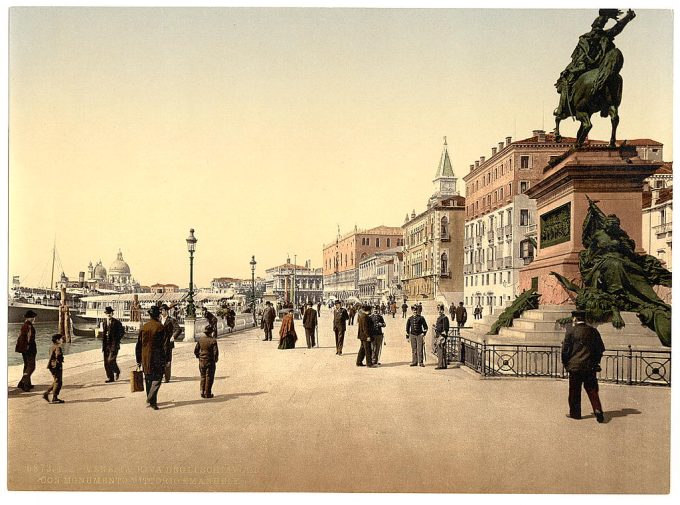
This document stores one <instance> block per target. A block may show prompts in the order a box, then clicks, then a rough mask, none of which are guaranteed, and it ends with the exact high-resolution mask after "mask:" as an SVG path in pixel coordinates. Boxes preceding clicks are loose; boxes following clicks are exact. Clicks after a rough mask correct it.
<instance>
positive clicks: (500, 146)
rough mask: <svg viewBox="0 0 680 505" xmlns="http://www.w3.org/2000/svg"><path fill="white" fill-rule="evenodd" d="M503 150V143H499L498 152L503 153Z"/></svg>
mask: <svg viewBox="0 0 680 505" xmlns="http://www.w3.org/2000/svg"><path fill="white" fill-rule="evenodd" d="M502 150H503V142H499V143H498V152H501V151H502Z"/></svg>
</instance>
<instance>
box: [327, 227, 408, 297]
mask: <svg viewBox="0 0 680 505" xmlns="http://www.w3.org/2000/svg"><path fill="white" fill-rule="evenodd" d="M402 245H403V237H402V229H401V228H400V227H393V226H378V227H376V228H371V229H368V230H358V229H357V228H356V227H355V228H354V230H353V231H352V232H350V233H346V234H344V235H340V234H339V233H338V236H337V237H336V239H335V242H331V243H329V244H325V245H324V246H323V285H324V291H323V296H324V299H330V298H337V299H340V300H344V299H346V298H348V297H349V296H355V297H358V296H359V262H360V261H361V260H363V259H366V258H367V257H368V256H370V255H371V254H375V253H377V252H383V251H386V250H388V249H392V248H393V247H401V246H402Z"/></svg>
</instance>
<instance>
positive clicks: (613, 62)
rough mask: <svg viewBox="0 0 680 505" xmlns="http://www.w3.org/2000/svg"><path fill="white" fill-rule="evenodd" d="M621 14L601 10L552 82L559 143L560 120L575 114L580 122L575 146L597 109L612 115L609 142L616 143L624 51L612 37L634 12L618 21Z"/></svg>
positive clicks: (580, 143) (583, 135)
mask: <svg viewBox="0 0 680 505" xmlns="http://www.w3.org/2000/svg"><path fill="white" fill-rule="evenodd" d="M621 14H623V12H622V11H620V10H617V9H600V11H599V15H598V16H597V18H595V21H593V24H592V25H591V26H592V29H591V30H590V31H589V32H588V33H585V34H583V35H581V36H580V37H579V40H578V45H577V46H576V49H574V52H573V53H572V55H571V62H570V63H569V65H567V67H566V68H565V69H564V70H563V71H562V73H561V74H560V77H559V79H558V80H557V82H556V83H555V87H556V88H557V92H558V93H559V94H560V103H559V105H558V107H557V109H555V112H554V115H555V138H556V139H557V141H558V142H559V141H560V140H561V135H560V121H562V120H563V119H566V118H568V117H574V118H576V119H577V120H578V121H579V122H580V123H581V127H580V128H579V130H578V133H577V134H576V146H577V147H580V146H582V145H583V142H584V141H585V139H586V137H587V136H588V132H589V131H590V129H591V128H592V123H591V122H590V116H592V115H593V114H594V113H596V112H599V113H600V115H601V116H602V117H607V116H610V117H611V121H612V135H611V139H610V141H609V145H610V146H611V147H615V146H616V127H617V126H618V124H619V112H618V108H619V105H620V104H621V92H622V89H623V79H622V78H621V75H620V74H619V72H620V71H621V67H623V54H621V51H619V50H618V49H617V48H616V46H615V45H614V37H616V36H617V35H618V34H619V33H621V31H622V30H623V29H624V27H625V26H626V25H627V24H628V23H629V22H630V21H631V20H632V19H633V18H634V17H635V13H634V12H633V11H632V10H629V11H628V12H627V13H626V15H625V16H623V18H621V19H620V20H619V19H618V17H619V16H620V15H621ZM609 19H616V20H617V21H616V24H615V25H614V26H613V27H611V28H609V29H608V30H605V29H604V27H605V25H606V24H607V21H608V20H609Z"/></svg>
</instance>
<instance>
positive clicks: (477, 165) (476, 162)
mask: <svg viewBox="0 0 680 505" xmlns="http://www.w3.org/2000/svg"><path fill="white" fill-rule="evenodd" d="M475 168H479V160H476V161H475Z"/></svg>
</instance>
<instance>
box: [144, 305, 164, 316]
mask: <svg viewBox="0 0 680 505" xmlns="http://www.w3.org/2000/svg"><path fill="white" fill-rule="evenodd" d="M147 312H148V313H149V315H150V316H151V317H153V318H158V316H160V315H161V309H159V308H158V305H152V306H151V308H150V309H149V310H148V311H147Z"/></svg>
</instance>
